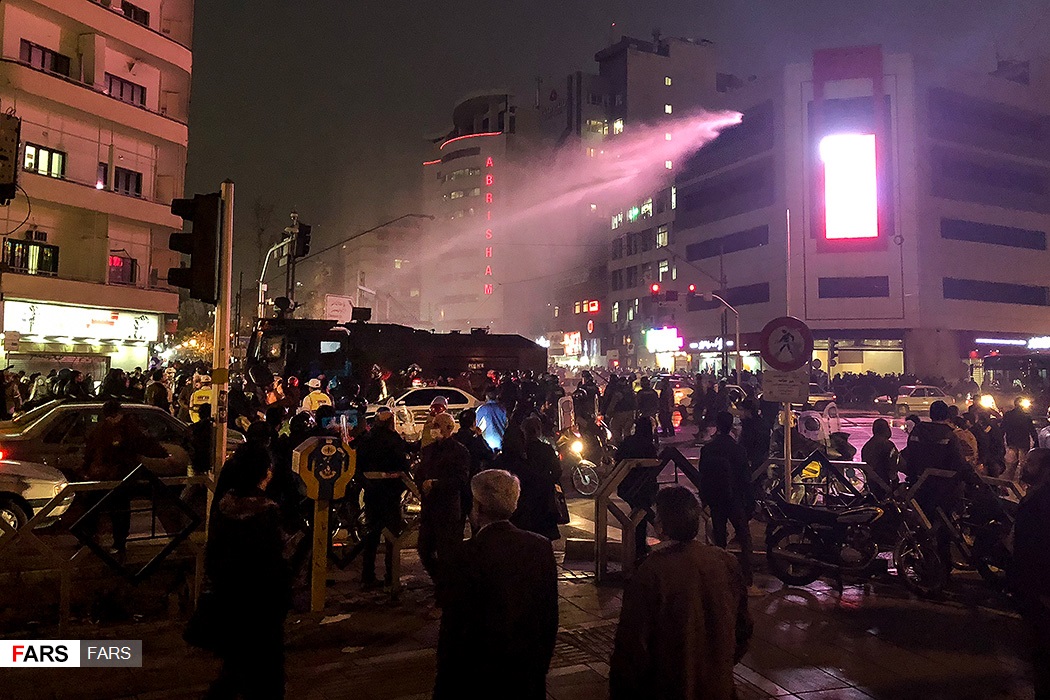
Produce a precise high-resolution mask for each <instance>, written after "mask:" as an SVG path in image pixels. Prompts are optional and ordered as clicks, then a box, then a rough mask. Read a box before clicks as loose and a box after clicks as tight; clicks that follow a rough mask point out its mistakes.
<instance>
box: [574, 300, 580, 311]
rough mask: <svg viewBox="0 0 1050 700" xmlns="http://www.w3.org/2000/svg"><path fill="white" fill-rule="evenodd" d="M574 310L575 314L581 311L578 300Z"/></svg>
mask: <svg viewBox="0 0 1050 700" xmlns="http://www.w3.org/2000/svg"><path fill="white" fill-rule="evenodd" d="M572 312H573V313H574V314H578V313H580V302H576V303H575V304H573V305H572Z"/></svg>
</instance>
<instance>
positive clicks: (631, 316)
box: [627, 306, 636, 321]
mask: <svg viewBox="0 0 1050 700" xmlns="http://www.w3.org/2000/svg"><path fill="white" fill-rule="evenodd" d="M635 313H636V311H635V308H634V307H633V306H629V307H627V320H628V321H633V320H634V314H635Z"/></svg>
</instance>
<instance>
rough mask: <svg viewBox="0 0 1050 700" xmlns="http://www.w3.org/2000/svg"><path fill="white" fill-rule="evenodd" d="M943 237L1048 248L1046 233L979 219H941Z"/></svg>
mask: <svg viewBox="0 0 1050 700" xmlns="http://www.w3.org/2000/svg"><path fill="white" fill-rule="evenodd" d="M941 238H947V239H950V240H956V241H970V242H972V243H989V244H991V245H1004V246H1010V247H1012V248H1029V249H1031V250H1046V233H1045V232H1043V231H1033V230H1030V229H1023V228H1014V227H1012V226H997V225H995V224H985V223H980V222H977V221H962V220H960V219H941Z"/></svg>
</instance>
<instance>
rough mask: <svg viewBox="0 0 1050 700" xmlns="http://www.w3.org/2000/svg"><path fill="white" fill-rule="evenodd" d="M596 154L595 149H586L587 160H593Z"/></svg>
mask: <svg viewBox="0 0 1050 700" xmlns="http://www.w3.org/2000/svg"><path fill="white" fill-rule="evenodd" d="M597 154H598V151H596V150H595V149H593V148H588V149H587V157H588V158H593V157H594V156H596V155H597Z"/></svg>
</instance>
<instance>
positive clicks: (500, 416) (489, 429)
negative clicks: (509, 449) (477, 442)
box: [476, 387, 507, 452]
mask: <svg viewBox="0 0 1050 700" xmlns="http://www.w3.org/2000/svg"><path fill="white" fill-rule="evenodd" d="M496 396H497V392H496V387H489V388H488V389H486V390H485V403H484V404H482V405H481V406H479V407H478V409H477V415H476V421H477V426H478V428H480V429H481V435H482V437H484V438H485V442H487V443H488V444H489V449H490V450H492V451H493V452H499V451H500V450H502V449H503V434H504V433H506V432H507V411H506V409H505V408H503V406H500V404H499V401H497V400H496Z"/></svg>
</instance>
